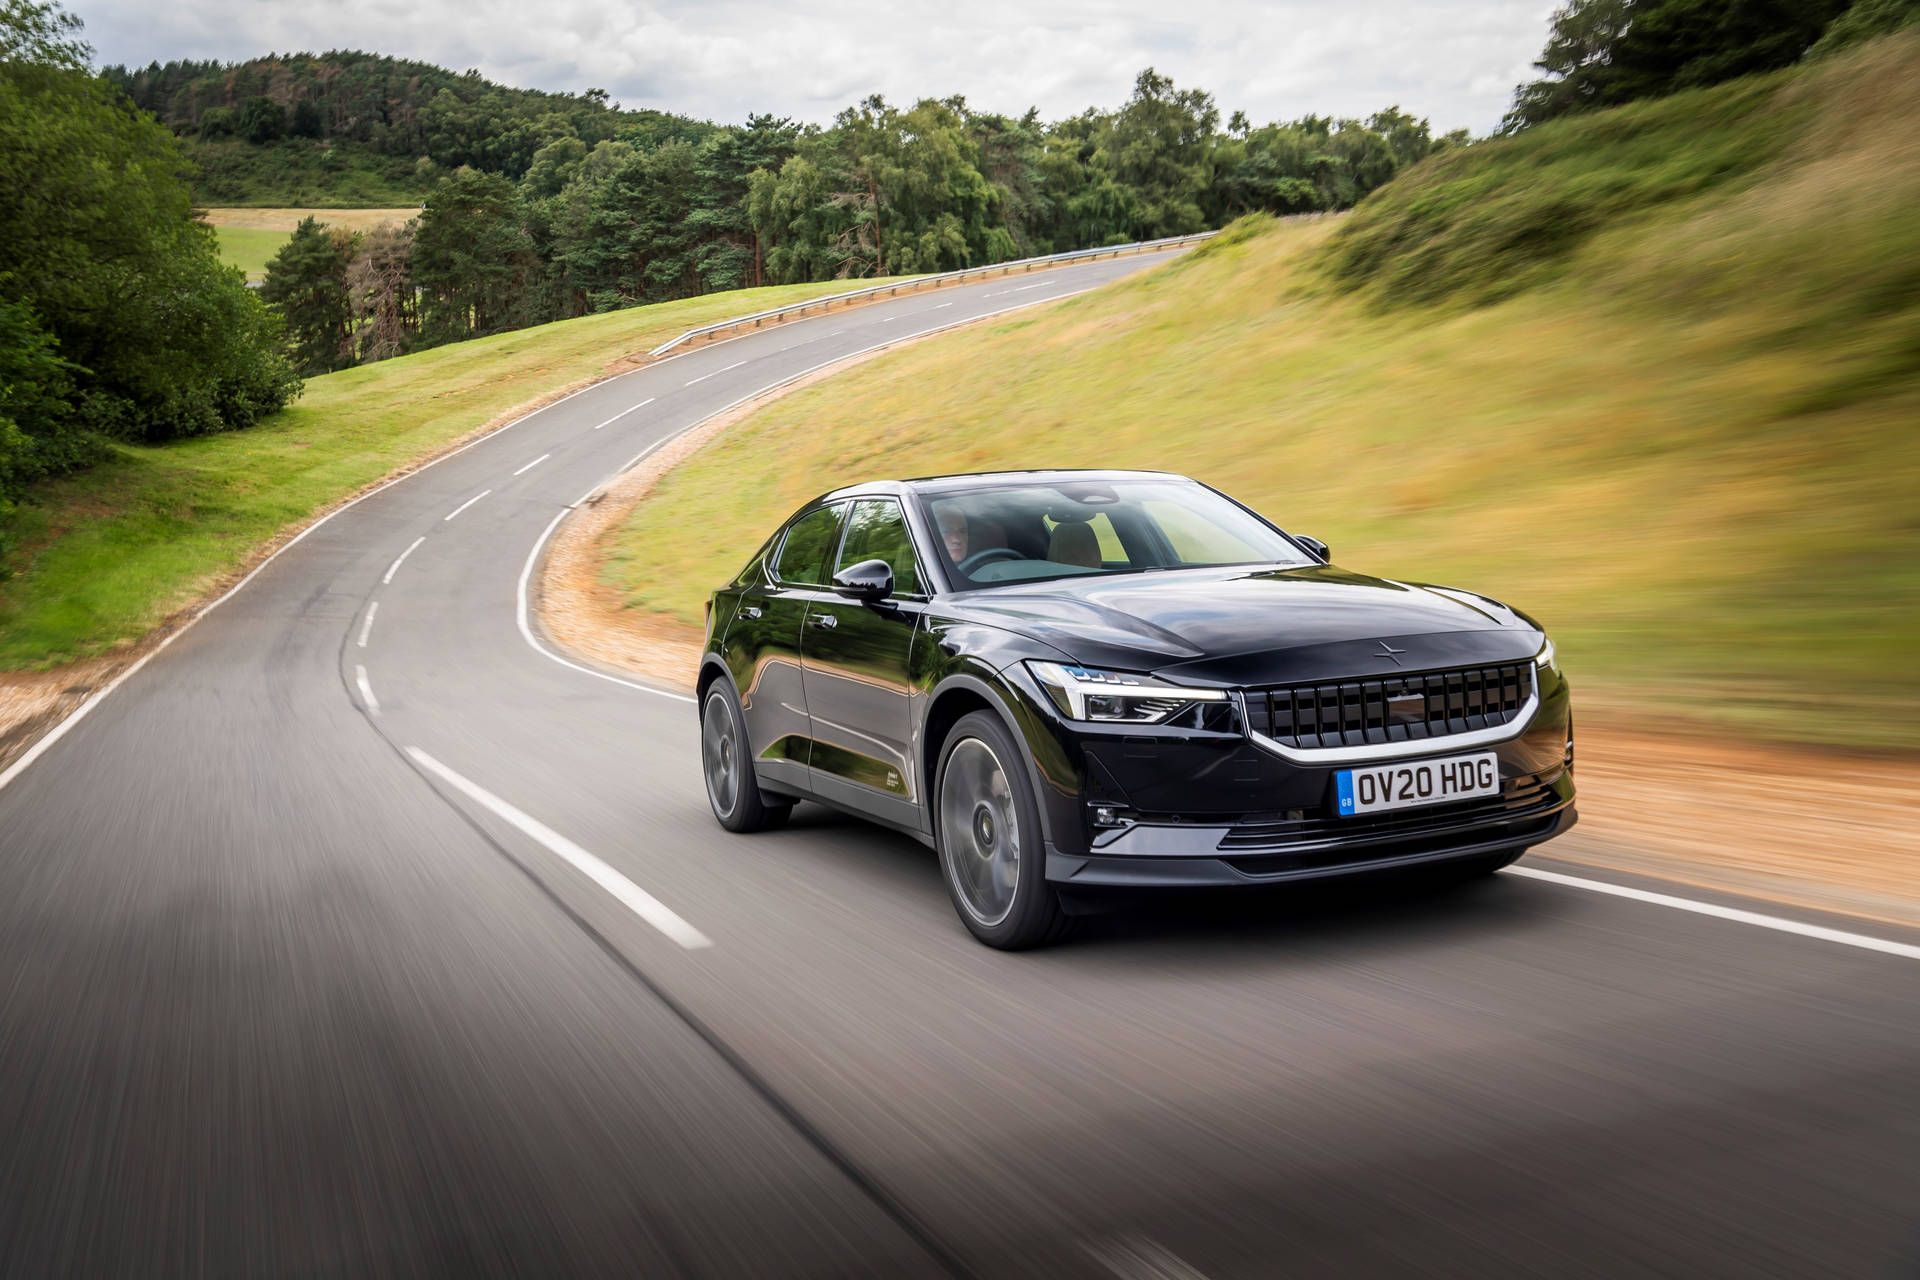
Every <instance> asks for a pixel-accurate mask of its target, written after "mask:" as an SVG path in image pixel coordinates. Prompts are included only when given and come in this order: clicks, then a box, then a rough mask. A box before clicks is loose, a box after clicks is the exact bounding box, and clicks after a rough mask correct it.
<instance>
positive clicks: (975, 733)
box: [934, 711, 1071, 951]
mask: <svg viewBox="0 0 1920 1280" xmlns="http://www.w3.org/2000/svg"><path fill="white" fill-rule="evenodd" d="M934 776H935V783H934V815H935V821H936V824H937V825H936V827H935V831H934V835H935V843H936V844H937V845H938V847H939V850H940V870H941V874H942V876H943V878H944V879H945V880H946V882H947V894H948V896H949V897H951V898H952V899H953V907H954V910H955V911H956V912H958V913H959V916H960V922H961V923H962V924H964V925H966V926H967V929H968V930H969V931H970V932H971V933H972V934H973V936H974V937H976V938H978V939H979V940H980V941H982V942H984V943H986V944H987V945H988V946H990V947H999V948H1001V949H1002V950H1005V951H1018V950H1021V949H1023V948H1026V947H1037V946H1043V945H1045V944H1046V943H1049V942H1054V941H1056V940H1058V939H1059V938H1061V937H1063V936H1065V934H1066V932H1067V928H1068V926H1069V925H1070V923H1071V919H1070V918H1069V917H1068V916H1067V914H1066V913H1065V912H1064V911H1062V910H1061V909H1060V896H1059V895H1058V894H1057V893H1055V892H1054V889H1053V886H1052V885H1050V884H1048V883H1047V855H1046V842H1045V840H1044V839H1043V838H1042V836H1041V834H1040V810H1039V806H1038V805H1037V804H1035V803H1034V797H1033V788H1032V786H1031V785H1030V784H1029V783H1028V781H1027V771H1026V768H1025V757H1024V756H1023V755H1022V753H1021V749H1020V745H1019V743H1017V742H1016V741H1014V737H1013V735H1012V734H1011V733H1009V732H1008V731H1007V728H1006V726H1005V725H1003V724H1001V723H1000V720H999V718H998V717H996V716H994V715H992V714H991V713H989V712H985V711H976V712H974V713H973V714H971V715H968V716H964V717H962V718H961V720H960V722H959V723H958V724H956V725H954V727H953V732H952V733H950V734H948V735H947V741H946V743H945V745H944V746H943V747H942V748H941V751H940V767H939V770H938V771H937V773H936V774H935V775H934Z"/></svg>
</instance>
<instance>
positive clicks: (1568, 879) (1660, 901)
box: [1503, 867, 1920, 960]
mask: <svg viewBox="0 0 1920 1280" xmlns="http://www.w3.org/2000/svg"><path fill="white" fill-rule="evenodd" d="M1503 870H1504V874H1506V875H1510V876H1524V877H1526V878H1527V879H1529V880H1544V881H1546V882H1547V883H1549V884H1558V885H1565V886H1566V887H1567V888H1570V889H1585V890H1587V891H1588V892H1589V893H1605V894H1610V895H1612V896H1613V897H1616V898H1630V899H1632V900H1633V901H1635V902H1647V903H1652V904H1653V905H1654V906H1657V907H1672V908H1673V909H1674V910H1675V911H1691V912H1693V913H1694V914H1695V915H1702V916H1712V917H1714V918H1715V919H1717V920H1732V921H1734V922H1736V923H1739V924H1750V925H1753V926H1755V927H1756V928H1761V929H1776V930H1778V931H1779V932H1781V933H1797V934H1799V935H1800V936H1801V937H1803V938H1818V939H1820V940H1821V941H1822V942H1837V943H1839V944H1840V945H1841V946H1843V947H1858V948H1859V949H1860V950H1862V951H1878V952H1880V953H1882V954H1883V955H1890V956H1901V957H1903V958H1905V959H1908V960H1920V946H1914V945H1912V944H1911V943H1906V942H1894V941H1892V940H1890V939H1887V938H1873V937H1868V936H1867V935H1866V934H1864V933H1848V932H1847V931H1846V930H1844V929H1829V928H1827V927H1826V926H1825V925H1818V924H1806V923H1804V922H1802V921H1799V920H1789V919H1787V918H1785V917H1784V916H1769V915H1763V914H1761V913H1760V912H1758V911H1743V910H1741V909H1740V908H1739V907H1723V906H1720V905H1719V904H1718V903H1713V902H1701V901H1699V900H1698V899H1695V898H1679V897H1675V896H1674V895H1673V894H1670V893H1654V892H1651V891H1650V890H1647V889H1632V888H1628V887H1627V886H1626V885H1623V884H1609V883H1607V882H1606V881H1604V880H1587V879H1584V878H1582V877H1580V876H1568V875H1562V874H1560V873H1559V872H1558V871H1542V870H1540V869H1539V868H1538V867H1506V868H1504V869H1503Z"/></svg>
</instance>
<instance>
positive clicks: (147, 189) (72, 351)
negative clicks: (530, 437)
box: [0, 0, 300, 550]
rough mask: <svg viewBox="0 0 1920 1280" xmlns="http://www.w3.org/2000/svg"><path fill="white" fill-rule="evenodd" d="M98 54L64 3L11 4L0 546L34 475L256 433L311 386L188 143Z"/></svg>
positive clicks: (0, 276) (1, 267) (4, 149)
mask: <svg viewBox="0 0 1920 1280" xmlns="http://www.w3.org/2000/svg"><path fill="white" fill-rule="evenodd" d="M89 57H90V50H89V49H88V48H87V46H86V44H85V43H84V42H83V41H82V40H81V39H80V38H79V23H78V21H77V20H76V19H74V18H73V17H72V16H71V15H70V14H67V13H65V12H63V11H62V10H60V9H59V8H58V6H57V5H55V4H53V3H40V2H38V0H0V550H3V549H4V545H3V544H4V538H5V534H6V530H7V526H8V524H9V521H8V519H7V517H8V516H9V515H10V513H11V511H12V505H11V504H12V503H13V502H14V501H15V500H16V499H18V498H19V497H20V495H21V494H22V493H23V492H24V490H25V489H26V487H27V486H28V485H29V484H30V483H32V482H33V481H35V480H39V479H41V478H43V477H46V476H50V475H56V474H59V473H61V472H64V471H69V470H72V469H74V468H75V467H79V466H83V465H85V464H86V463H88V462H90V461H92V460H93V459H95V458H97V457H98V456H99V455H100V454H101V453H102V452H103V451H104V450H105V448H107V446H108V442H110V441H112V440H116V439H120V440H136V441H155V440H168V439H173V438H175V437H179V436H188V435H198V434H202V433H206V432H211V431H223V430H231V429H234V428H238V427H245V426H249V425H251V424H252V423H254V422H256V421H258V420H259V419H260V418H261V417H263V416H264V415H266V414H268V413H271V412H273V411H274V410H276V409H279V408H280V407H281V406H283V405H284V404H286V403H287V402H288V400H290V399H291V398H292V397H293V396H295V395H297V394H298V393H299V389H300V378H299V375H298V373H297V372H296V371H295V370H294V368H293V366H292V365H291V364H290V363H289V361H288V359H287V358H286V356H285V355H284V354H283V351H282V345H281V342H282V340H281V327H280V323H279V320H278V318H277V317H276V316H275V315H273V314H272V313H271V312H270V311H269V310H268V308H267V307H266V306H265V305H263V304H262V302H261V301H260V299H258V298H256V297H255V296H254V295H253V292H252V291H251V290H249V289H248V288H247V287H246V284H245V281H244V279H243V278H242V276H241V274H240V272H239V271H238V270H236V269H234V268H232V267H228V266H225V265H223V264H222V263H221V261H220V259H219V256H218V254H217V252H216V249H215V246H214V238H213V233H212V231H211V230H210V229H209V228H208V227H207V226H206V225H205V223H203V222H201V221H199V220H198V219H197V218H196V217H195V216H194V211H193V199H192V190H191V187H190V185H189V181H188V178H189V172H190V170H189V167H188V165H187V164H186V162H185V160H184V158H183V157H182V156H181V154H180V151H179V148H178V146H177V145H176V143H175V140H174V138H173V136H172V135H171V134H170V133H169V132H168V131H167V130H166V129H165V128H163V127H161V126H160V125H159V124H158V123H156V122H155V121H154V120H153V118H152V117H151V116H149V115H147V114H146V113H144V112H142V111H138V110H135V109H134V108H133V107H132V106H131V104H130V103H128V102H127V100H126V99H125V97H124V96H122V95H121V94H120V93H119V91H118V90H117V89H116V88H114V87H113V86H112V85H111V84H109V83H108V82H106V81H105V80H102V79H101V78H99V77H97V76H95V75H94V74H93V73H92V72H91V71H90V70H89V69H88V60H89Z"/></svg>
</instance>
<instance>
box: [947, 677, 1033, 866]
mask: <svg viewBox="0 0 1920 1280" xmlns="http://www.w3.org/2000/svg"><path fill="white" fill-rule="evenodd" d="M1014 696H1015V695H1014V694H1013V693H1011V692H1010V691H1008V690H1006V689H1003V688H1000V687H998V685H997V683H995V682H989V681H988V680H986V679H984V678H982V677H981V676H980V675H979V674H977V673H974V672H958V673H955V674H954V675H951V676H948V677H947V678H946V679H945V680H943V681H942V682H941V683H940V684H939V686H938V687H937V688H935V689H934V691H933V695H932V698H931V699H930V701H929V702H928V705H927V716H926V719H925V720H924V721H923V722H922V724H921V734H920V768H921V778H922V779H923V784H922V788H923V790H922V793H923V794H924V796H925V797H926V799H925V802H924V804H923V805H922V811H923V812H924V813H925V814H926V819H927V831H928V833H929V834H930V835H932V836H933V838H934V840H935V841H936V842H937V841H938V840H939V838H940V832H939V821H940V819H939V806H938V805H937V804H936V803H935V795H934V792H935V783H936V781H937V775H938V773H939V768H940V755H941V752H942V751H943V750H944V749H945V747H946V744H947V738H948V737H949V736H951V734H952V732H953V727H954V726H955V725H956V724H958V723H960V721H961V720H962V719H963V718H964V717H966V716H968V715H971V714H972V713H973V712H975V711H986V712H989V713H990V714H992V715H993V716H994V717H996V718H997V719H998V720H999V721H1000V724H1001V726H1002V727H1003V728H1005V729H1006V731H1007V732H1008V733H1010V734H1012V735H1013V740H1014V742H1015V743H1016V744H1018V746H1019V747H1020V764H1021V767H1022V768H1023V769H1024V770H1025V771H1026V775H1027V785H1028V786H1029V787H1031V788H1032V789H1033V795H1034V798H1035V800H1036V801H1037V802H1038V803H1036V805H1035V808H1037V809H1038V810H1039V813H1040V827H1041V833H1040V834H1041V837H1042V838H1043V839H1045V840H1049V841H1050V840H1051V839H1052V834H1053V833H1052V831H1051V830H1050V829H1049V819H1048V815H1047V805H1046V803H1045V800H1044V797H1045V795H1046V792H1045V790H1044V779H1042V778H1041V776H1040V770H1039V766H1038V764H1037V763H1036V762H1035V761H1034V758H1033V746H1032V744H1031V743H1029V742H1028V741H1027V734H1026V730H1025V729H1024V728H1023V727H1022V726H1021V722H1020V717H1019V716H1017V715H1015V714H1014V710H1013V705H1012V703H1013V700H1014Z"/></svg>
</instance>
